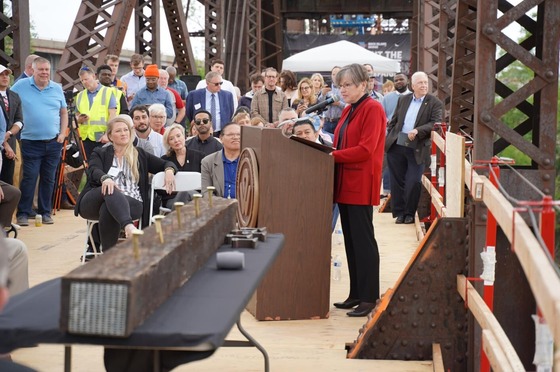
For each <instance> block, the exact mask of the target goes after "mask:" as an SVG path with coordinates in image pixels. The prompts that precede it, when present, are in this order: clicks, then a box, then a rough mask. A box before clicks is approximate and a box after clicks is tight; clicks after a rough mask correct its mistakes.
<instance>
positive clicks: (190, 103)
mask: <svg viewBox="0 0 560 372" xmlns="http://www.w3.org/2000/svg"><path fill="white" fill-rule="evenodd" d="M222 84H223V80H222V76H221V75H220V74H219V73H217V72H214V71H211V72H209V73H207V74H206V88H202V89H196V90H194V91H192V92H190V93H189V95H188V96H187V117H188V118H189V120H190V121H191V122H192V120H193V119H194V114H195V113H196V112H197V111H198V110H206V111H208V112H210V115H211V117H212V127H213V129H214V133H213V134H214V137H218V136H219V135H220V131H221V130H222V127H224V126H225V125H226V124H227V123H229V122H230V121H231V117H232V116H233V112H234V108H233V96H232V94H231V93H230V92H227V91H225V90H222ZM191 125H192V123H191Z"/></svg>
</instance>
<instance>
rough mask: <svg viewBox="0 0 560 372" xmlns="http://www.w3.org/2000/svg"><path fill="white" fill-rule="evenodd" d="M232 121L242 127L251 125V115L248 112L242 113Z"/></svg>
mask: <svg viewBox="0 0 560 372" xmlns="http://www.w3.org/2000/svg"><path fill="white" fill-rule="evenodd" d="M231 121H233V122H234V123H235V124H239V125H242V126H243V125H251V115H249V114H248V113H246V112H240V113H238V114H237V115H235V116H234V117H233V119H232V120H231Z"/></svg>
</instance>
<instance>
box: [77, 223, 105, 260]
mask: <svg viewBox="0 0 560 372" xmlns="http://www.w3.org/2000/svg"><path fill="white" fill-rule="evenodd" d="M86 221H87V235H86V244H85V247H84V253H83V254H82V265H83V264H85V263H86V255H87V256H89V258H95V256H98V255H100V254H103V248H102V247H101V244H99V251H98V250H97V247H96V246H95V242H94V241H93V226H95V224H97V223H99V221H98V220H86ZM88 242H89V243H90V245H91V247H92V248H93V252H88Z"/></svg>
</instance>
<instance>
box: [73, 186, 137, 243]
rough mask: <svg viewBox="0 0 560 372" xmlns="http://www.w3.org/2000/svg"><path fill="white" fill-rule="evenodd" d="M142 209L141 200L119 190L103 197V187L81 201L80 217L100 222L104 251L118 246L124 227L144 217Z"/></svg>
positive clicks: (93, 190)
mask: <svg viewBox="0 0 560 372" xmlns="http://www.w3.org/2000/svg"><path fill="white" fill-rule="evenodd" d="M142 209H143V206H142V202H140V201H139V200H136V199H134V198H131V197H130V196H126V195H124V194H123V193H121V192H120V191H118V190H115V191H114V192H113V194H111V195H103V194H102V193H101V187H97V188H95V189H92V190H90V191H88V192H87V194H85V195H84V196H83V197H82V200H81V201H80V216H82V217H83V218H86V219H88V220H99V235H100V237H101V245H102V246H103V250H104V251H106V250H107V249H109V248H111V247H113V246H114V245H115V244H117V241H118V239H119V232H120V231H121V229H122V228H123V227H125V226H126V225H128V224H129V223H132V221H133V220H136V219H139V218H141V217H142Z"/></svg>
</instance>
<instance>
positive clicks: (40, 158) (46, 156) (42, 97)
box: [12, 57, 68, 226]
mask: <svg viewBox="0 0 560 372" xmlns="http://www.w3.org/2000/svg"><path fill="white" fill-rule="evenodd" d="M50 77H51V64H50V62H49V61H48V60H46V59H45V58H42V57H38V58H36V59H35V60H34V61H33V76H31V77H29V78H28V79H21V80H19V81H18V82H17V83H16V84H14V86H13V87H12V90H13V91H14V92H16V93H18V94H19V96H20V98H21V103H22V107H23V117H24V119H25V126H24V127H23V130H22V131H21V155H22V157H23V178H22V180H21V184H20V190H21V199H20V201H19V204H18V210H17V223H18V225H20V226H28V225H29V223H28V217H29V216H30V215H31V216H32V215H33V214H34V212H33V210H32V205H33V194H34V193H35V185H36V184H37V176H39V191H38V201H37V206H38V210H37V213H39V214H40V215H42V216H43V223H45V224H52V223H54V221H53V219H52V217H51V210H52V195H53V191H54V184H55V176H56V168H57V166H58V163H59V162H60V151H61V149H62V143H63V142H64V137H65V136H66V130H67V128H68V110H67V109H66V101H65V99H64V93H63V92H62V87H61V86H60V85H59V84H56V83H55V82H54V81H52V80H51V79H50Z"/></svg>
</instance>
